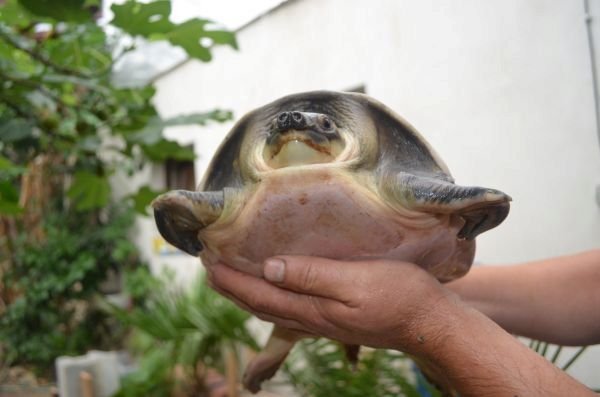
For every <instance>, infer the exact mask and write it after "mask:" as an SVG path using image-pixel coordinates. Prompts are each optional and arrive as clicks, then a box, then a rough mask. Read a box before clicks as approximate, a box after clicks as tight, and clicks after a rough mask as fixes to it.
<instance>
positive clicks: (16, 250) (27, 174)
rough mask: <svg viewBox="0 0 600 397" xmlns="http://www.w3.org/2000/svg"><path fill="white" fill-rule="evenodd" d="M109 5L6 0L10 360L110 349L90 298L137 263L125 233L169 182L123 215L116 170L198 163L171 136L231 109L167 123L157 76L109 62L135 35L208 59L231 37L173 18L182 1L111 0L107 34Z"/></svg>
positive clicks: (2, 31)
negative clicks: (116, 79)
mask: <svg viewBox="0 0 600 397" xmlns="http://www.w3.org/2000/svg"><path fill="white" fill-rule="evenodd" d="M99 7H100V0H69V1H37V0H0V317H2V320H1V321H2V325H1V327H2V330H1V331H0V349H4V350H5V351H7V352H8V355H4V356H3V358H5V359H6V358H8V359H9V363H13V364H20V365H35V366H39V367H41V368H40V369H41V370H46V371H47V370H49V368H47V365H48V364H49V363H50V362H51V361H52V360H53V358H54V357H55V356H56V355H58V354H76V353H83V352H85V351H86V350H87V349H88V348H91V347H100V346H102V345H103V343H104V342H105V341H104V339H103V338H104V337H103V335H102V334H104V336H106V335H107V334H108V335H110V334H111V332H108V333H107V332H103V329H102V328H101V325H102V324H104V320H105V318H104V316H105V315H104V314H100V313H99V312H98V311H97V310H95V306H94V302H93V300H92V296H93V295H94V294H95V293H99V292H102V291H101V283H102V282H103V280H105V279H106V277H107V275H108V273H110V269H116V268H122V267H125V266H133V265H134V264H136V263H138V262H139V261H138V260H137V256H136V255H135V252H134V251H135V249H134V248H133V246H132V245H131V244H130V243H129V242H128V238H127V231H128V230H129V227H130V225H131V224H132V222H133V221H132V216H131V212H132V211H133V210H135V211H137V212H140V213H144V212H145V209H146V207H147V205H148V203H149V202H150V200H152V199H153V197H154V196H155V195H156V194H157V193H158V192H156V191H154V190H152V189H150V188H149V187H148V186H142V187H141V188H140V189H139V190H138V191H137V192H133V193H132V194H131V195H130V196H128V197H126V198H125V199H123V200H122V202H121V203H120V209H119V210H118V211H111V210H109V208H108V207H109V206H110V201H111V197H112V196H113V194H112V186H111V183H110V177H111V176H112V175H114V174H115V173H117V172H124V173H126V175H129V176H131V175H133V174H134V173H135V172H136V171H137V170H140V169H141V168H142V167H144V166H145V165H147V164H149V163H152V162H162V161H164V160H167V159H179V160H182V159H185V160H189V159H193V158H194V153H193V150H192V149H191V148H189V147H183V146H181V145H179V144H178V143H177V142H175V141H171V140H168V139H166V138H164V136H163V129H164V128H165V127H167V126H172V125H183V124H200V125H203V124H206V123H209V122H222V121H226V120H229V119H230V118H231V113H230V112H228V111H223V110H219V109H216V110H208V111H206V112H204V113H197V114H187V115H181V116H178V117H174V118H170V119H164V118H162V117H161V116H160V115H159V114H158V113H157V111H156V109H155V108H154V105H153V104H152V98H153V95H154V93H155V90H154V88H153V87H152V85H151V84H147V85H145V86H140V87H127V88H125V87H117V86H115V85H113V83H112V80H111V72H112V70H113V66H114V64H115V63H116V62H117V61H118V59H120V58H121V57H122V56H123V55H124V54H126V53H128V52H130V51H134V50H135V45H131V46H128V47H123V45H122V38H123V37H129V38H130V37H140V38H144V39H147V40H164V41H168V42H170V43H171V44H173V45H176V46H180V47H181V48H183V49H184V50H185V51H186V52H187V53H188V55H189V56H190V57H193V58H196V59H199V60H202V61H208V60H210V58H211V51H212V49H213V48H214V47H215V46H218V45H226V46H230V47H233V48H236V46H237V45H236V41H235V37H234V35H233V33H231V32H227V31H224V30H221V29H219V28H218V27H216V26H215V25H214V24H212V23H210V21H206V20H201V19H191V20H188V21H186V22H183V23H181V24H176V23H173V22H171V21H170V20H169V16H170V12H171V3H170V0H158V1H154V2H149V3H139V2H136V1H132V0H128V1H126V2H124V3H123V4H120V5H113V6H112V7H111V9H112V11H113V13H114V19H113V21H112V22H111V24H112V25H113V26H114V27H115V28H117V29H115V30H116V31H118V33H116V34H115V35H114V36H110V37H109V36H107V33H106V32H105V30H104V29H103V28H101V27H99V26H98V25H97V23H96V20H97V17H98V15H99ZM130 42H131V40H130ZM133 42H135V40H134V41H133ZM94 321H97V322H98V325H94V326H92V325H91V324H92V322H94ZM94 328H97V329H94ZM0 364H2V363H0ZM3 364H7V363H6V362H5V363H3Z"/></svg>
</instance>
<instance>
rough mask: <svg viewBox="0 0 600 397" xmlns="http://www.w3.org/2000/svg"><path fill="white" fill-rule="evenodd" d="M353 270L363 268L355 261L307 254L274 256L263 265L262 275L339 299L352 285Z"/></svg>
mask: <svg viewBox="0 0 600 397" xmlns="http://www.w3.org/2000/svg"><path fill="white" fill-rule="evenodd" d="M356 271H362V270H361V269H360V268H359V267H358V266H355V264H354V263H348V262H339V261H335V260H331V259H325V258H316V257H310V256H277V257H273V258H269V259H267V260H266V261H265V263H264V265H263V274H264V277H265V279H266V280H268V281H270V282H272V283H274V284H275V285H277V286H279V287H281V288H285V289H289V290H292V291H296V292H299V293H302V294H307V295H313V296H321V297H325V298H331V299H335V300H339V301H341V302H346V301H347V300H348V297H349V295H350V293H351V290H352V289H353V288H354V287H355V283H354V281H353V280H352V279H353V278H355V277H356V276H357V275H356V274H354V272H356Z"/></svg>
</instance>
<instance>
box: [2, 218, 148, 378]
mask: <svg viewBox="0 0 600 397" xmlns="http://www.w3.org/2000/svg"><path fill="white" fill-rule="evenodd" d="M86 215H88V216H89V215H90V214H80V215H78V216H70V217H67V218H65V217H63V216H58V215H56V214H53V215H49V216H47V217H46V219H45V222H44V226H43V230H44V234H45V240H44V242H43V243H41V244H38V243H35V244H34V243H32V242H31V241H29V240H28V239H27V238H26V236H24V235H21V236H20V237H19V238H18V239H16V241H15V243H16V245H15V247H14V249H15V252H16V254H15V256H14V257H13V263H12V267H11V268H10V269H8V270H7V271H6V273H5V274H4V279H3V282H4V285H5V286H10V291H11V292H12V294H14V295H15V298H14V299H13V300H12V302H11V304H10V305H8V306H7V307H6V311H5V312H4V314H3V316H2V317H0V341H1V342H2V345H3V347H4V360H7V361H8V362H9V363H12V364H30V365H34V366H36V367H37V368H40V369H42V370H43V369H47V368H49V367H51V365H52V362H53V360H54V358H55V357H56V356H58V355H62V354H77V353H81V352H83V351H85V350H86V349H89V348H99V349H100V348H107V347H109V346H114V345H116V344H118V343H119V342H118V339H117V338H118V337H119V335H120V333H119V332H118V331H117V330H116V329H115V325H117V324H115V322H114V319H113V320H111V318H110V317H109V316H107V315H106V314H105V313H104V312H103V311H101V310H100V308H99V307H98V306H97V305H96V304H95V303H94V301H93V298H94V296H95V295H96V294H98V293H99V290H100V283H101V282H102V281H104V280H105V278H106V275H107V274H108V273H109V272H110V271H117V270H118V269H120V268H122V267H124V266H138V265H139V261H138V259H137V255H136V252H137V251H136V247H135V246H134V245H133V244H132V243H131V242H129V240H128V239H127V229H128V226H129V225H130V224H131V222H132V219H133V213H132V212H131V211H130V210H124V209H122V208H116V207H115V208H111V209H110V210H109V211H108V214H107V217H106V220H105V221H102V223H101V224H97V225H90V224H89V223H86V222H81V220H82V217H85V216H86Z"/></svg>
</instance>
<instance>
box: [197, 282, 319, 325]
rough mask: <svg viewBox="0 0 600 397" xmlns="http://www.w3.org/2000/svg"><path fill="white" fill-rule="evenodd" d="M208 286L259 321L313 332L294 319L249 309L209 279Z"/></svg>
mask: <svg viewBox="0 0 600 397" xmlns="http://www.w3.org/2000/svg"><path fill="white" fill-rule="evenodd" d="M208 285H209V286H210V287H211V288H212V289H214V290H215V291H217V292H218V293H219V294H221V295H223V296H224V297H226V298H227V299H229V300H231V301H232V302H233V303H235V304H236V305H237V306H238V307H239V308H241V309H243V310H245V311H247V312H249V313H252V314H253V315H255V316H256V317H258V318H259V319H261V320H263V321H268V322H271V323H274V324H277V325H280V326H282V327H286V328H290V329H294V330H297V331H302V332H309V333H312V332H313V331H312V330H309V329H308V328H307V326H306V325H304V324H302V323H300V322H299V321H297V320H295V319H291V318H287V317H277V316H273V315H271V314H268V313H263V312H259V311H257V310H256V309H254V308H252V307H250V306H249V305H247V304H245V303H244V302H242V301H241V300H239V299H238V298H237V297H236V296H235V295H233V294H231V293H230V292H228V291H226V290H224V289H221V288H219V287H218V286H216V285H215V284H214V283H213V282H212V280H211V279H210V278H209V280H208Z"/></svg>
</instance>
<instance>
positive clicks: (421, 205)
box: [384, 172, 511, 240]
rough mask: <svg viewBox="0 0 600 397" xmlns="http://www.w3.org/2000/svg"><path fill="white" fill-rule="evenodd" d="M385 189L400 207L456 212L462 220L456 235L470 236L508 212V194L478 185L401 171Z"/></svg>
mask: <svg viewBox="0 0 600 397" xmlns="http://www.w3.org/2000/svg"><path fill="white" fill-rule="evenodd" d="M388 182H392V183H385V184H384V189H385V190H387V192H388V193H389V194H390V195H391V196H392V197H393V198H394V199H395V200H397V201H399V203H400V205H402V206H403V207H406V208H409V209H412V210H418V211H423V212H432V213H442V214H444V213H445V214H456V215H458V216H460V217H462V218H463V219H464V221H465V224H464V226H463V227H462V228H461V230H460V231H459V233H458V237H459V238H464V239H467V240H472V239H474V238H475V237H477V235H479V234H481V233H483V232H485V231H486V230H489V229H492V228H494V227H496V226H498V225H499V224H500V223H501V222H502V221H503V220H504V219H505V218H506V216H507V215H508V211H509V209H510V201H511V198H510V196H508V195H507V194H505V193H503V192H501V191H499V190H495V189H488V188H483V187H477V186H460V185H455V184H454V183H452V182H448V181H444V180H442V179H437V178H429V177H422V176H416V175H412V174H409V173H405V172H400V173H398V174H397V175H396V176H395V181H389V180H388Z"/></svg>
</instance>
